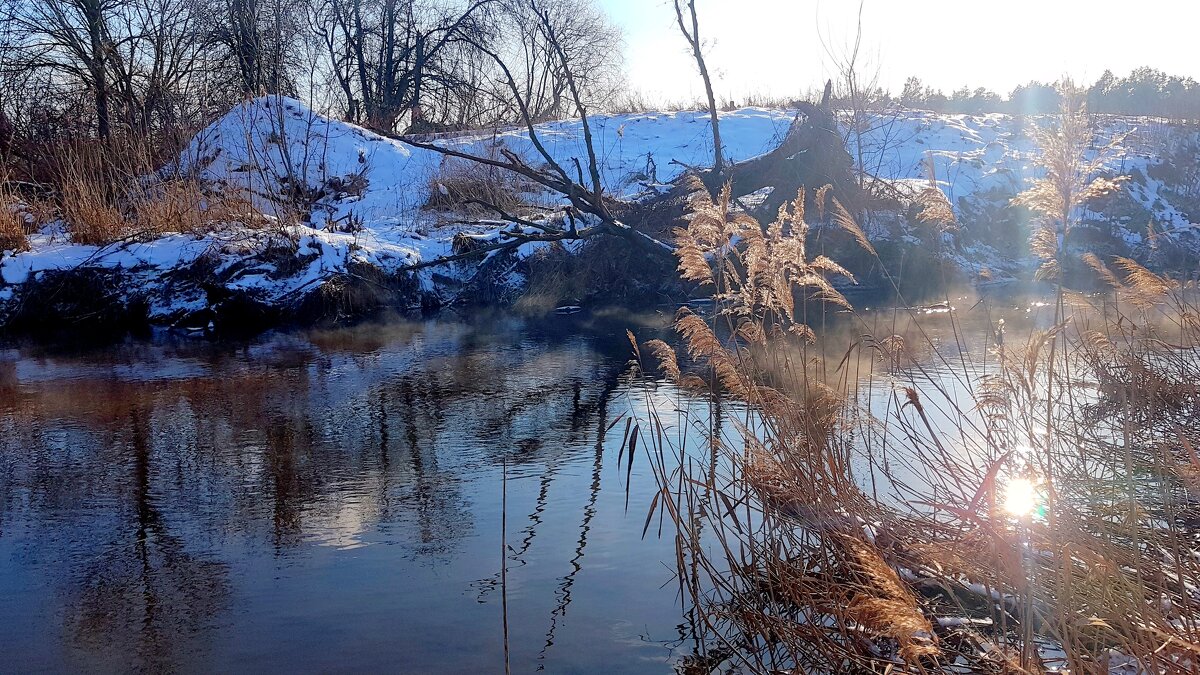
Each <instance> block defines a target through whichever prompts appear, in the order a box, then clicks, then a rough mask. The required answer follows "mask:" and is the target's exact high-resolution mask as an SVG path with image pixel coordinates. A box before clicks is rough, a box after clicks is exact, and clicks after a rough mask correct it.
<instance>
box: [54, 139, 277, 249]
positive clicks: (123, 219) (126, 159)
mask: <svg viewBox="0 0 1200 675" xmlns="http://www.w3.org/2000/svg"><path fill="white" fill-rule="evenodd" d="M155 169H156V167H155V165H154V164H153V160H152V159H151V158H150V156H149V155H148V154H146V155H138V154H137V153H136V152H134V151H128V152H125V153H123V154H120V155H119V156H117V157H110V156H109V155H108V154H107V153H106V151H105V148H103V147H99V146H79V147H72V148H66V149H63V151H62V153H61V155H60V156H59V157H58V158H57V160H56V163H55V165H54V170H53V171H54V173H53V175H54V182H53V187H54V189H55V192H56V199H55V202H56V204H57V213H56V214H54V215H55V216H57V217H58V218H61V219H62V221H63V222H64V223H65V225H66V227H67V229H68V231H69V232H70V234H71V240H72V241H73V242H75V243H78V244H87V245H95V246H104V245H108V244H112V243H116V242H121V241H131V240H141V241H145V240H150V239H154V238H157V237H161V236H163V235H165V234H169V233H186V234H204V233H206V232H210V231H213V230H215V229H219V228H221V227H224V226H226V225H229V224H233V223H239V224H241V225H244V226H251V227H256V226H260V225H262V222H261V221H262V219H261V217H260V216H256V215H255V214H254V210H253V209H252V208H250V205H249V204H247V203H246V202H245V201H244V200H242V199H240V198H233V197H229V196H227V195H224V194H222V193H220V192H212V193H206V192H205V190H204V189H203V185H202V184H201V182H200V181H198V180H196V179H194V178H191V177H188V176H168V177H165V178H158V177H156V172H155ZM42 218H43V219H45V218H48V216H45V215H44V216H42Z"/></svg>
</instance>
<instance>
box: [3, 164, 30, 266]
mask: <svg viewBox="0 0 1200 675" xmlns="http://www.w3.org/2000/svg"><path fill="white" fill-rule="evenodd" d="M2 185H3V182H2V181H0V186H2ZM29 232H30V223H29V218H28V215H27V211H26V209H25V207H24V204H23V203H22V202H21V201H20V200H18V199H17V198H16V196H15V195H12V194H10V193H9V192H8V191H7V190H4V189H2V188H0V253H2V252H4V251H12V252H14V253H20V252H21V251H28V250H29V236H28V235H29Z"/></svg>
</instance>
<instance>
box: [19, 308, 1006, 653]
mask: <svg viewBox="0 0 1200 675" xmlns="http://www.w3.org/2000/svg"><path fill="white" fill-rule="evenodd" d="M1012 309H1013V312H1012V313H1014V314H1018V315H1019V314H1020V313H1021V310H1022V308H1021V307H1020V306H1018V307H1014V308H1012ZM975 311H976V314H978V313H979V312H978V310H975ZM1024 312H1025V313H1028V309H1026V310H1024ZM670 314H671V310H670V309H669V308H668V309H665V310H663V311H662V312H653V311H652V312H648V313H646V314H642V315H629V314H623V315H613V316H597V315H591V314H588V313H580V314H576V315H570V316H550V317H546V318H539V319H522V318H516V317H513V316H509V315H503V314H491V313H485V314H480V315H474V316H471V317H466V318H464V317H453V316H450V317H445V316H443V317H439V318H438V319H434V320H427V321H415V322H414V321H400V320H396V321H389V322H382V323H375V324H369V325H365V326H357V327H353V328H343V329H331V330H314V331H300V332H275V333H269V334H266V335H263V336H260V337H257V338H255V339H252V340H249V341H245V342H226V341H210V340H206V339H203V338H197V337H188V336H179V335H172V334H162V335H158V336H155V337H153V338H152V339H130V340H128V341H125V342H121V343H119V344H115V345H112V344H110V345H106V346H102V347H93V348H87V349H79V348H74V349H65V348H58V349H52V348H47V347H44V346H13V347H9V348H6V349H5V350H3V352H2V355H3V359H2V360H0V615H2V616H3V617H4V628H3V630H0V654H4V655H5V656H4V661H3V665H0V671H9V670H12V671H22V672H28V671H34V672H37V671H78V670H89V671H100V672H106V671H114V672H115V671H128V670H133V669H138V670H155V671H159V670H179V671H200V670H203V671H225V672H228V671H261V670H267V669H270V670H286V671H306V672H311V671H321V672H330V671H363V670H373V671H399V672H413V673H418V672H434V671H437V672H501V671H502V670H503V668H504V662H505V658H506V656H505V654H506V649H507V652H508V656H507V658H508V659H509V661H510V663H511V668H512V670H513V672H531V671H536V670H545V671H546V672H549V673H572V672H599V671H602V672H606V673H641V672H670V671H671V667H672V664H674V663H676V662H677V661H678V659H679V658H680V657H681V656H682V655H686V654H688V653H690V652H692V651H693V649H694V648H695V645H694V643H693V642H692V638H691V633H690V631H689V630H688V629H687V628H686V624H685V623H684V621H683V620H682V617H683V616H684V613H683V612H682V611H681V596H680V593H679V587H678V584H677V582H676V580H675V574H674V572H675V549H674V542H673V539H672V537H671V536H670V533H665V534H664V536H661V537H660V536H658V528H657V527H656V526H655V525H654V524H651V526H650V528H649V531H648V533H647V534H646V536H645V537H643V536H642V531H643V526H644V525H645V524H646V512H647V507H648V505H649V504H650V502H651V499H652V495H653V494H654V492H655V491H656V489H657V488H656V484H655V480H654V477H653V475H652V474H651V472H650V470H649V466H648V465H647V463H646V462H645V461H644V459H643V458H642V457H638V458H637V461H635V462H634V463H633V465H632V468H631V469H629V468H628V466H627V464H626V463H625V462H624V461H622V462H621V463H620V464H619V463H618V461H617V460H618V452H619V449H620V445H621V439H622V436H623V433H624V420H625V419H628V418H631V417H633V418H636V417H638V416H644V414H645V409H646V406H647V404H648V402H649V404H651V405H654V406H655V407H656V409H658V410H659V411H660V412H661V411H663V410H676V409H680V408H687V409H689V410H691V411H692V412H693V413H694V414H697V415H698V416H699V417H704V416H706V414H707V412H706V411H707V406H708V405H710V404H709V403H708V402H707V400H705V399H703V398H702V397H698V396H696V395H692V394H684V393H682V392H679V391H677V390H675V389H673V388H672V387H670V386H667V385H663V384H654V385H650V386H647V384H646V383H645V382H643V381H641V380H640V379H638V378H635V377H634V376H633V375H632V374H631V371H630V368H629V359H630V356H631V349H630V345H629V342H628V340H627V338H626V336H625V329H626V328H632V329H633V330H634V331H635V332H638V334H639V336H640V337H643V338H645V337H653V336H655V335H658V334H660V333H662V332H663V330H664V328H665V327H666V326H667V324H668V322H669V319H670ZM905 316H906V318H905V319H904V321H907V322H912V321H913V319H912V318H910V317H909V316H908V315H905ZM930 320H931V321H941V322H943V323H942V325H946V324H945V322H946V321H947V319H945V318H943V317H939V316H936V315H934V316H932V317H931V318H930ZM980 321H982V319H980ZM912 325H913V326H915V325H916V324H915V323H913V324H912ZM911 329H912V327H911V326H910V330H911ZM855 330H858V329H857V328H855V329H852V330H851V331H849V333H851V334H853V333H854V331H855ZM891 331H892V329H891V327H889V329H888V331H887V332H891ZM979 335H980V339H979V340H978V341H977V342H978V343H979V347H980V349H979V352H980V353H983V352H985V351H986V347H987V340H986V338H984V337H983V333H982V332H980V333H979ZM934 342H936V340H935V341H934ZM935 372H936V371H935ZM664 532H665V530H664ZM502 559H503V560H505V561H506V569H507V572H506V574H505V575H504V576H503V578H502V576H501V573H500V570H501V567H502V562H501V561H502ZM506 635H507V640H506ZM506 642H507V646H506Z"/></svg>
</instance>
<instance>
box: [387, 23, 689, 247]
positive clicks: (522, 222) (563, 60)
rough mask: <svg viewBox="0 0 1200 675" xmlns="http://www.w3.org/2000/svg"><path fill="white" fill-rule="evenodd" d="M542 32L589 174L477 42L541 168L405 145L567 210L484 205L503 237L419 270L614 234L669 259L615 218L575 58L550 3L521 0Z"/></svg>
mask: <svg viewBox="0 0 1200 675" xmlns="http://www.w3.org/2000/svg"><path fill="white" fill-rule="evenodd" d="M522 1H523V2H525V3H527V5H526V7H527V8H528V9H529V11H530V12H531V15H532V16H533V17H534V19H535V20H536V22H537V25H538V26H539V29H540V30H541V31H542V37H543V38H544V39H545V40H546V43H547V44H548V45H549V46H550V53H551V55H552V57H553V59H554V60H555V61H556V63H557V67H559V68H561V69H562V71H561V72H562V73H563V77H564V80H565V83H566V93H567V95H568V96H569V99H570V105H571V107H572V109H573V112H574V113H575V115H577V116H578V118H579V120H580V124H581V127H582V133H583V141H584V147H585V150H586V155H587V157H586V169H585V168H584V163H583V160H581V159H580V158H573V159H572V164H573V168H574V172H571V171H568V169H567V168H566V167H564V166H563V164H562V163H560V162H559V161H558V160H557V159H556V158H555V157H554V156H553V155H552V154H551V153H550V152H549V151H548V150H547V149H546V146H545V145H544V144H543V143H542V139H541V136H540V135H539V134H538V131H537V128H536V127H535V126H534V118H533V114H532V112H531V111H530V108H529V104H528V101H527V99H526V97H525V93H524V92H523V91H522V87H521V84H520V82H519V81H518V79H517V77H516V75H514V73H513V71H512V68H511V67H510V65H509V64H508V63H507V62H506V61H505V59H504V58H502V57H501V55H500V53H499V52H498V51H496V50H495V49H493V48H492V47H491V46H489V45H487V44H484V43H483V42H482V41H476V42H472V44H473V46H474V47H475V49H478V50H479V51H480V52H481V53H483V54H486V55H487V56H488V57H489V58H490V59H491V60H492V62H493V63H494V64H495V66H496V67H497V69H498V70H499V72H500V74H501V78H502V82H503V85H504V86H506V87H507V88H508V91H509V93H510V94H511V96H512V97H513V100H514V101H515V102H516V105H517V107H518V109H519V111H520V116H521V120H522V122H523V124H524V126H525V130H526V133H527V134H528V136H529V140H530V142H531V144H532V145H533V148H534V150H535V152H536V153H537V155H538V157H539V158H540V160H541V161H540V162H538V163H537V164H536V165H535V163H533V162H531V161H530V160H528V159H527V158H525V157H522V156H521V155H519V154H517V153H516V152H513V151H512V150H509V149H507V148H501V149H500V151H499V153H500V156H499V157H498V158H497V157H485V156H480V155H473V154H469V153H464V152H460V151H458V150H453V149H451V148H447V147H444V146H441V145H438V144H435V143H427V142H422V141H417V140H415V139H412V138H403V139H401V140H404V141H405V142H406V143H409V144H410V145H413V146H415V147H418V148H423V149H426V150H432V151H435V152H438V153H441V154H443V155H446V156H448V157H456V158H459V159H464V160H469V161H472V162H475V163H477V164H481V165H484V166H490V167H494V168H498V169H503V170H506V171H509V172H512V173H515V174H517V175H519V176H522V177H523V178H525V179H527V180H529V181H531V182H533V183H535V184H537V185H539V186H541V187H543V188H545V189H547V190H549V191H551V192H553V193H555V194H558V195H560V196H561V197H562V198H563V199H564V200H565V201H566V203H567V204H566V206H564V207H563V208H562V209H560V210H559V214H558V217H557V218H554V217H549V218H539V219H532V218H525V217H522V216H520V215H518V214H513V213H510V212H508V211H507V210H505V209H503V208H501V207H498V206H497V205H495V204H482V205H483V206H485V207H487V208H489V209H491V210H492V211H494V212H495V213H496V214H498V215H499V216H500V218H501V219H502V220H503V221H504V222H505V223H507V224H508V225H509V227H505V228H504V229H503V230H502V231H501V232H500V239H499V240H498V241H497V242H494V243H491V244H488V245H485V246H481V247H477V248H475V249H473V250H471V251H468V252H464V253H460V254H456V255H452V256H448V257H444V258H438V259H434V260H430V261H426V262H423V263H420V264H419V265H417V266H416V267H428V266H433V265H440V264H443V263H446V262H450V261H453V260H458V259H462V258H467V257H476V256H479V255H481V254H484V253H487V252H490V251H495V250H499V249H510V248H515V247H517V246H520V245H521V244H523V243H525V242H529V241H567V240H585V239H589V238H592V237H595V236H597V235H613V236H617V237H621V238H623V239H625V240H626V241H628V242H630V244H631V245H633V246H637V247H639V248H640V249H642V250H645V251H648V252H651V253H652V254H657V255H662V256H663V257H664V258H669V257H670V254H671V251H672V247H670V246H669V245H667V244H664V243H662V242H660V241H658V240H656V239H653V238H652V237H650V236H648V235H646V234H644V233H641V232H638V231H636V230H634V229H633V228H631V227H629V226H628V225H626V224H624V223H622V222H621V221H620V220H619V219H618V218H617V216H616V214H615V213H614V211H613V209H612V204H611V202H610V200H609V198H608V197H607V196H606V195H605V193H604V187H603V184H602V181H601V177H600V165H599V161H598V159H597V155H596V151H595V144H594V139H593V136H592V130H591V124H590V122H589V119H588V114H589V113H588V106H587V103H586V102H585V100H584V98H583V95H582V91H583V90H582V88H581V86H580V82H579V80H578V79H577V78H576V76H575V72H574V69H573V62H572V60H571V55H570V54H569V53H568V52H567V50H566V49H565V48H564V46H563V44H562V42H561V40H560V37H559V33H558V32H557V27H556V25H555V22H554V20H553V17H552V15H551V13H550V12H549V10H548V6H547V3H546V2H545V0H522Z"/></svg>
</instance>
